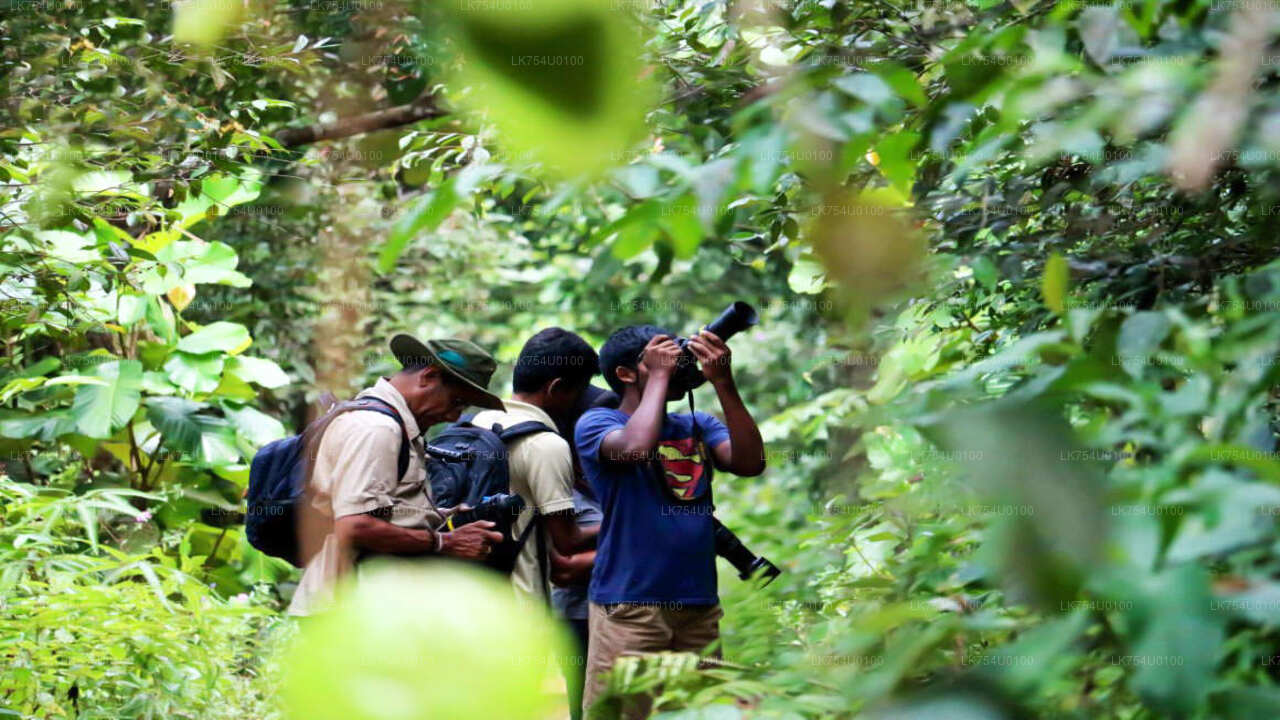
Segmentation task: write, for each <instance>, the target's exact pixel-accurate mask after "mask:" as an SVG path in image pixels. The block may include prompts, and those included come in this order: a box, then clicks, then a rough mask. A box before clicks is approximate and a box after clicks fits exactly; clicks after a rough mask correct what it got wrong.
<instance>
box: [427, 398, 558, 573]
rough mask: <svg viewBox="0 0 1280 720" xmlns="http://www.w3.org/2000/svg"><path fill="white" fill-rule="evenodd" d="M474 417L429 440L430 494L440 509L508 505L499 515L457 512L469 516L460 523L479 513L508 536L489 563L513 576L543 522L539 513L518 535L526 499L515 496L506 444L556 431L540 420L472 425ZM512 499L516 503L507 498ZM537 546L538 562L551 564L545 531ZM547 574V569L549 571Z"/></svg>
mask: <svg viewBox="0 0 1280 720" xmlns="http://www.w3.org/2000/svg"><path fill="white" fill-rule="evenodd" d="M473 417H474V416H472V415H467V416H464V417H463V418H462V419H461V420H460V421H459V422H456V423H454V424H452V425H450V426H448V427H446V428H445V429H444V430H441V431H440V434H438V435H436V436H435V437H433V438H432V439H431V442H430V443H428V444H427V478H428V482H430V483H431V497H432V499H433V500H434V501H435V503H436V505H438V506H440V507H456V506H458V505H461V504H462V503H466V504H468V505H470V506H471V507H473V508H477V509H481V508H484V507H490V506H493V507H495V508H496V507H501V508H505V509H509V511H504V512H500V513H498V514H487V513H484V512H483V511H480V512H479V513H477V512H475V511H473V512H470V513H460V514H459V515H455V516H454V520H455V521H456V520H457V519H458V518H459V517H460V516H461V517H464V518H466V519H463V520H461V522H469V520H470V518H469V517H468V516H471V515H476V516H477V519H485V520H489V521H491V522H493V523H494V527H493V530H494V531H495V532H499V533H502V537H503V540H502V542H500V543H498V544H496V545H494V547H493V551H492V552H491V553H490V554H489V557H488V558H486V560H485V561H484V564H485V565H487V566H488V567H490V568H492V569H494V570H497V571H498V572H501V573H504V574H508V573H510V572H511V571H512V569H514V568H515V564H516V560H517V558H519V556H520V551H521V550H522V549H523V548H524V544H525V542H526V541H528V539H529V536H530V535H532V534H533V533H534V532H536V531H537V529H538V527H539V525H540V524H541V523H540V522H539V521H540V517H539V516H538V515H537V514H535V515H534V517H533V520H532V521H531V522H530V523H529V525H528V526H527V527H525V529H524V531H523V532H521V533H520V536H519V537H515V535H514V532H513V531H514V529H515V522H516V518H517V517H518V516H519V512H520V510H521V509H522V508H523V507H524V503H523V501H522V500H521V499H520V498H519V496H512V495H511V494H510V493H511V472H510V468H509V467H508V466H507V445H508V444H509V443H511V442H513V441H514V440H516V439H517V438H522V437H525V436H526V435H533V434H535V433H540V432H553V430H552V429H551V428H549V427H547V426H546V425H543V424H542V423H540V422H537V421H536V420H528V421H526V422H521V423H516V424H514V425H512V426H511V427H508V428H504V427H502V426H501V425H498V424H494V425H493V426H492V427H487V428H486V427H480V426H478V425H475V424H473V423H472V422H471V420H472V418H473ZM510 500H514V501H516V502H514V503H507V502H504V501H510ZM451 527H452V525H451ZM537 548H538V549H537V558H538V563H539V565H540V566H542V565H544V564H545V562H546V548H545V542H544V539H543V537H542V533H541V532H538V533H537ZM545 572H546V570H545V567H544V568H543V574H544V575H545Z"/></svg>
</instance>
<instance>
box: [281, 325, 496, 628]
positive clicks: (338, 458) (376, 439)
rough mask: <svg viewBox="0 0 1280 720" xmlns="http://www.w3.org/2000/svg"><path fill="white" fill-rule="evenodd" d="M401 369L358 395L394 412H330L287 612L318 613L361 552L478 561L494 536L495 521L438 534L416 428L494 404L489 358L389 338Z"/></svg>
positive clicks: (471, 348) (449, 346) (456, 346)
mask: <svg viewBox="0 0 1280 720" xmlns="http://www.w3.org/2000/svg"><path fill="white" fill-rule="evenodd" d="M391 351H392V352H393V353H394V354H395V356H396V358H397V359H398V360H399V361H400V363H401V365H403V366H404V367H403V369H402V370H401V371H400V372H398V373H396V374H395V375H393V376H392V377H390V378H382V379H380V380H378V382H377V383H376V384H375V385H374V386H373V387H371V388H368V389H367V390H364V391H363V392H361V393H360V394H359V395H358V396H357V398H369V399H372V400H373V401H375V402H380V403H381V404H383V405H385V406H387V407H390V408H391V409H392V410H394V411H395V412H396V414H397V415H398V416H399V417H400V421H401V422H402V423H403V424H404V430H403V431H402V430H401V428H400V424H399V423H397V422H396V421H395V420H394V419H393V418H391V417H388V416H387V415H384V414H382V413H380V412H377V411H373V410H354V411H349V412H345V413H343V414H342V415H339V416H338V417H336V418H334V419H333V421H332V422H331V423H330V424H329V426H328V427H326V428H325V430H324V433H323V435H322V436H321V437H320V440H319V442H320V446H319V448H318V450H317V453H316V458H315V463H314V466H313V467H312V468H311V478H310V479H311V482H310V485H309V488H308V496H309V502H308V505H307V508H308V512H304V513H302V523H301V525H302V527H301V528H300V531H301V547H302V548H303V557H309V558H310V559H309V561H308V562H307V565H306V569H305V570H304V571H303V574H302V580H301V581H300V582H299V583H298V589H297V591H296V592H295V593H294V596H293V601H292V602H291V603H290V605H289V614H290V615H310V614H312V613H314V612H317V611H319V610H323V609H324V607H325V605H326V604H327V603H328V602H329V601H330V599H331V593H332V590H333V586H334V583H335V581H336V580H337V579H338V578H339V577H340V576H341V575H342V574H343V573H345V572H347V571H348V570H349V569H350V568H351V566H352V562H353V560H354V559H355V558H356V557H357V556H358V554H360V553H385V554H395V555H427V554H437V555H447V556H452V557H457V558H462V559H468V560H478V559H482V558H484V557H485V556H486V555H487V554H488V553H489V552H490V550H491V548H492V545H493V544H494V543H496V542H500V541H501V540H502V535H501V534H500V533H496V532H493V531H491V530H490V529H489V528H492V527H493V523H491V522H487V521H481V522H475V523H471V524H468V525H464V526H462V527H460V528H457V529H456V530H454V531H453V532H439V531H437V529H436V528H438V527H440V525H441V524H442V522H443V519H444V518H443V516H442V514H441V512H440V511H439V510H438V509H437V508H436V507H435V504H434V503H433V502H432V500H431V491H430V485H429V483H427V482H425V478H426V455H425V451H424V448H423V444H422V438H421V435H422V432H423V430H424V429H425V428H428V427H430V426H432V425H434V424H436V423H438V422H453V421H455V420H457V419H458V417H459V415H461V413H462V410H463V408H465V407H468V406H472V405H474V406H477V407H484V408H497V409H501V408H502V401H500V400H499V399H498V398H497V396H495V395H493V394H492V393H490V392H489V391H488V390H486V389H485V388H486V387H487V386H488V384H489V379H490V378H491V377H492V376H493V371H494V370H495V369H496V367H497V364H496V363H495V362H494V360H493V358H492V357H491V356H490V355H489V354H488V353H486V352H485V351H484V350H482V349H480V348H479V347H478V346H476V345H474V344H472V343H470V342H467V341H465V340H428V341H427V342H425V343H422V342H419V341H418V340H416V339H415V338H413V337H410V336H408V335H397V336H396V337H394V338H392V340H391ZM405 442H408V443H409V464H408V467H407V469H406V471H405V473H404V475H403V476H397V470H398V464H399V457H400V448H401V445H402V444H403V443H405Z"/></svg>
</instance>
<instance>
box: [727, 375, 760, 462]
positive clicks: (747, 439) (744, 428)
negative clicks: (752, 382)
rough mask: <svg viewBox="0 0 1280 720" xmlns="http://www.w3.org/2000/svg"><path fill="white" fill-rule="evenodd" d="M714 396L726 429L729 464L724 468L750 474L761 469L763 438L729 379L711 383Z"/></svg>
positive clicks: (734, 385)
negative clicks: (727, 433)
mask: <svg viewBox="0 0 1280 720" xmlns="http://www.w3.org/2000/svg"><path fill="white" fill-rule="evenodd" d="M715 389H716V397H717V398H719V400H720V409H721V411H723V412H724V424H725V426H726V427H728V428H729V451H730V452H729V463H728V467H727V468H725V469H727V470H728V471H729V472H732V473H733V474H735V475H743V476H747V477H750V476H753V475H759V474H760V473H762V472H764V438H762V437H761V436H760V428H759V427H758V426H757V425H756V421H755V419H754V418H752V417H751V412H750V411H749V410H747V406H746V404H745V403H743V402H742V396H741V395H739V394H738V387H737V385H736V384H734V382H733V379H732V378H730V379H728V380H725V381H722V382H718V383H716V384H715Z"/></svg>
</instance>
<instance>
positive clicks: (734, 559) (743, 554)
mask: <svg viewBox="0 0 1280 720" xmlns="http://www.w3.org/2000/svg"><path fill="white" fill-rule="evenodd" d="M715 542H716V554H717V555H719V556H720V557H722V558H724V559H725V560H728V561H729V564H730V565H733V567H734V569H735V570H737V571H738V577H739V578H740V579H742V580H750V579H751V578H753V577H759V578H764V580H765V583H764V584H765V585H768V584H769V583H771V582H773V579H774V578H776V577H778V576H779V575H781V574H782V569H781V568H779V567H778V566H777V565H774V564H773V563H771V562H769V561H768V560H767V559H765V558H763V557H759V556H757V555H756V554H755V553H753V552H751V551H750V550H748V549H747V546H746V545H743V544H742V541H741V540H739V539H738V536H737V535H735V534H734V533H733V531H732V530H730V529H729V528H727V527H725V526H724V524H723V523H721V522H720V521H719V520H716V521H715Z"/></svg>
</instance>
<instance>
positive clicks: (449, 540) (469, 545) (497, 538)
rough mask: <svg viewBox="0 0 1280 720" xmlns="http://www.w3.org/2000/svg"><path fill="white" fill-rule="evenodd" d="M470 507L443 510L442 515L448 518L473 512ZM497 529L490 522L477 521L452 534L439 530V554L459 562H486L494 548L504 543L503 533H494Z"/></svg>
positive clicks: (463, 505) (457, 529)
mask: <svg viewBox="0 0 1280 720" xmlns="http://www.w3.org/2000/svg"><path fill="white" fill-rule="evenodd" d="M473 509H474V508H472V507H471V506H470V505H468V504H466V503H462V504H461V505H458V506H457V507H451V508H441V509H440V514H441V515H444V516H445V517H446V518H447V517H451V516H453V515H456V514H457V513H465V512H466V511H468V510H473ZM493 527H495V525H494V523H493V522H491V521H489V520H477V521H475V522H471V523H467V524H466V525H461V526H458V527H456V528H455V529H454V530H453V531H451V532H444V531H443V530H437V531H436V532H437V533H439V534H440V551H439V553H438V554H440V555H447V556H449V557H455V558H458V559H459V560H484V559H485V558H487V557H489V553H491V552H493V546H494V545H495V544H497V543H500V542H502V533H500V532H494V531H493V530H491V529H490V528H493Z"/></svg>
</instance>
